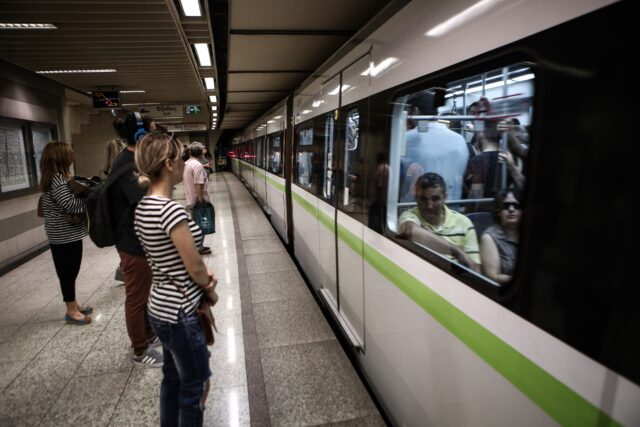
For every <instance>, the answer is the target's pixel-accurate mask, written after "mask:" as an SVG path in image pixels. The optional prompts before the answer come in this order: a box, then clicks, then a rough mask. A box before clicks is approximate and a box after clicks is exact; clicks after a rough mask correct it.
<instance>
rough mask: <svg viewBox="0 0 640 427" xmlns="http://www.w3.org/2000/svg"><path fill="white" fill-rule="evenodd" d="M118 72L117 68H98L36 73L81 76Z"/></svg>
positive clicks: (39, 72)
mask: <svg viewBox="0 0 640 427" xmlns="http://www.w3.org/2000/svg"><path fill="white" fill-rule="evenodd" d="M117 71H118V70H116V69H115V68H96V69H81V70H40V71H36V73H38V74H80V73H115V72H117Z"/></svg>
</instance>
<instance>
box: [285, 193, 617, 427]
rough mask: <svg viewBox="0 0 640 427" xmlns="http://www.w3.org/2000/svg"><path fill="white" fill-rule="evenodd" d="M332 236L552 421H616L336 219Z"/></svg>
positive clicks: (568, 423) (573, 423) (310, 209)
mask: <svg viewBox="0 0 640 427" xmlns="http://www.w3.org/2000/svg"><path fill="white" fill-rule="evenodd" d="M292 194H293V200H295V201H296V202H297V203H298V204H299V205H300V206H302V207H303V208H304V209H305V210H306V211H308V212H309V213H310V214H311V215H312V216H313V217H315V218H318V219H319V220H320V222H321V223H323V224H324V225H325V226H326V227H327V228H329V229H332V228H333V222H334V221H333V219H332V218H330V217H329V216H327V215H325V214H324V213H322V212H320V211H319V210H318V209H317V208H316V207H315V206H313V205H312V204H311V203H310V202H308V201H307V200H305V199H304V198H302V197H301V196H299V195H298V194H296V193H295V192H292ZM322 217H326V218H324V219H323V218H322ZM338 237H339V238H340V240H342V241H343V242H344V243H345V244H346V245H347V246H349V247H350V248H351V249H353V250H354V251H355V252H356V253H357V254H359V255H360V256H363V258H364V259H365V261H367V262H368V263H369V264H370V265H371V266H372V267H373V268H375V269H376V270H377V271H378V272H379V273H380V274H382V275H383V276H384V277H385V278H386V279H387V280H389V281H390V282H391V283H393V284H394V285H395V286H396V287H397V288H398V289H400V290H401V291H402V292H403V293H404V294H405V295H407V296H408V297H409V298H411V299H412V300H413V301H414V302H415V303H416V304H418V305H419V306H420V307H422V309H423V310H424V311H426V312H427V313H429V314H430V315H431V316H432V317H433V318H434V319H436V320H437V321H438V322H439V323H440V324H441V325H442V326H444V327H445V328H446V329H447V330H448V331H449V332H451V333H452V334H453V335H454V336H456V337H457V338H458V339H459V340H460V341H462V342H463V343H464V344H465V345H466V346H467V347H469V348H470V349H471V350H472V351H473V352H474V353H476V354H477V355H478V357H480V358H481V359H482V360H484V361H485V362H486V363H488V364H489V365H490V366H491V367H493V368H494V369H495V370H496V371H498V372H499V373H500V374H501V375H502V376H503V377H504V378H506V379H507V380H508V381H509V382H510V383H511V384H513V385H514V386H516V387H517V388H518V389H519V390H520V391H521V392H522V393H524V394H525V395H526V396H527V397H528V398H529V399H531V400H532V401H533V402H534V403H535V404H537V405H538V406H539V407H540V408H542V410H544V411H545V412H546V413H547V414H549V416H551V417H552V418H553V419H555V420H556V421H557V422H558V423H560V424H561V425H566V426H584V425H598V426H619V425H620V424H619V423H618V422H616V421H615V420H614V419H613V418H611V417H610V416H609V415H608V414H606V413H604V412H602V411H601V410H600V409H599V408H597V407H595V406H594V405H592V404H591V403H590V402H588V401H587V400H586V399H584V398H583V397H582V396H580V395H579V394H578V393H576V392H575V391H573V390H572V389H570V388H569V387H567V386H566V385H565V384H563V383H562V382H560V381H559V380H557V379H556V378H554V377H553V376H552V375H550V374H549V373H548V372H547V371H545V370H544V369H542V368H541V367H540V366H538V365H536V364H535V363H534V362H532V361H531V360H529V359H528V358H527V357H526V356H524V355H523V354H522V353H520V352H518V351H517V350H516V349H514V348H513V347H511V346H510V345H509V344H507V343H506V342H504V341H502V340H501V339H500V338H498V337H497V336H495V335H494V334H492V333H491V332H490V331H489V330H488V329H486V328H484V327H483V326H482V325H480V324H479V323H477V322H476V321H474V320H473V319H471V318H470V317H469V316H467V315H466V314H465V313H464V312H462V311H461V310H460V309H458V308H457V307H456V306H454V305H452V304H451V303H449V302H448V301H447V300H445V299H444V298H442V297H441V296H440V295H438V294H437V293H436V292H434V291H433V290H431V289H430V288H428V287H427V286H425V285H424V284H423V283H422V282H421V281H419V280H418V279H416V278H415V277H413V276H412V275H411V274H409V273H407V272H406V271H404V270H403V269H402V268H400V267H398V266H397V265H396V264H395V263H393V262H392V261H391V260H389V259H388V258H386V257H385V256H384V255H382V254H381V253H380V252H378V251H376V250H375V249H374V248H373V247H371V246H370V245H367V244H365V243H364V242H363V241H362V239H361V238H359V237H358V236H356V235H355V234H353V233H352V232H350V231H349V230H347V229H346V228H344V227H343V226H341V225H338Z"/></svg>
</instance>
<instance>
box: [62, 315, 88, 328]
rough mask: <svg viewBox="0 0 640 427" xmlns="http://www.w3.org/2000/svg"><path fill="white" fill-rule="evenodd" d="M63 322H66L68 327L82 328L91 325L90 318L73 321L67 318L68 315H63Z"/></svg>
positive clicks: (71, 318) (73, 319)
mask: <svg viewBox="0 0 640 427" xmlns="http://www.w3.org/2000/svg"><path fill="white" fill-rule="evenodd" d="M64 321H65V322H67V324H69V325H79V326H84V325H88V324H89V323H91V316H85V317H84V319H75V318H73V317H71V316H69V315H68V314H65V315H64Z"/></svg>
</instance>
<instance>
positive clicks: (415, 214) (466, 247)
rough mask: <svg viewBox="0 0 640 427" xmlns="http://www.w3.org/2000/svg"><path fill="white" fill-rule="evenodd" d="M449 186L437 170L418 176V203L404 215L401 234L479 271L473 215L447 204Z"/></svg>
mask: <svg viewBox="0 0 640 427" xmlns="http://www.w3.org/2000/svg"><path fill="white" fill-rule="evenodd" d="M445 188H446V185H445V182H444V179H442V177H441V176H440V175H438V174H436V173H431V172H428V173H425V174H424V175H422V176H421V177H420V178H418V181H417V182H416V186H415V194H416V201H417V203H418V206H416V207H415V208H413V209H410V210H408V211H405V212H403V213H402V215H400V219H399V223H400V227H399V232H400V235H401V236H403V237H406V238H408V239H411V240H412V241H414V242H417V243H420V244H422V245H424V246H426V247H428V248H429V249H432V250H434V251H436V252H438V253H440V254H442V255H444V256H446V257H447V258H450V259H452V260H456V261H458V262H459V263H460V264H462V265H464V266H467V267H469V268H471V269H473V270H475V271H478V272H479V271H480V250H479V248H478V239H477V237H476V230H475V228H474V227H473V223H472V222H471V220H470V219H469V218H467V217H466V216H464V215H463V214H461V213H458V212H455V211H452V210H450V209H449V208H448V207H447V206H446V205H445V200H446V198H447V193H446V190H445Z"/></svg>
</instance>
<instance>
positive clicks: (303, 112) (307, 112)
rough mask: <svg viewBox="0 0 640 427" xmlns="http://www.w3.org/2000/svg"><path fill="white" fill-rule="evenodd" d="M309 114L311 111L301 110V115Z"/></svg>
mask: <svg viewBox="0 0 640 427" xmlns="http://www.w3.org/2000/svg"><path fill="white" fill-rule="evenodd" d="M336 93H337V92H336ZM310 112H311V110H302V114H309V113H310Z"/></svg>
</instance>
